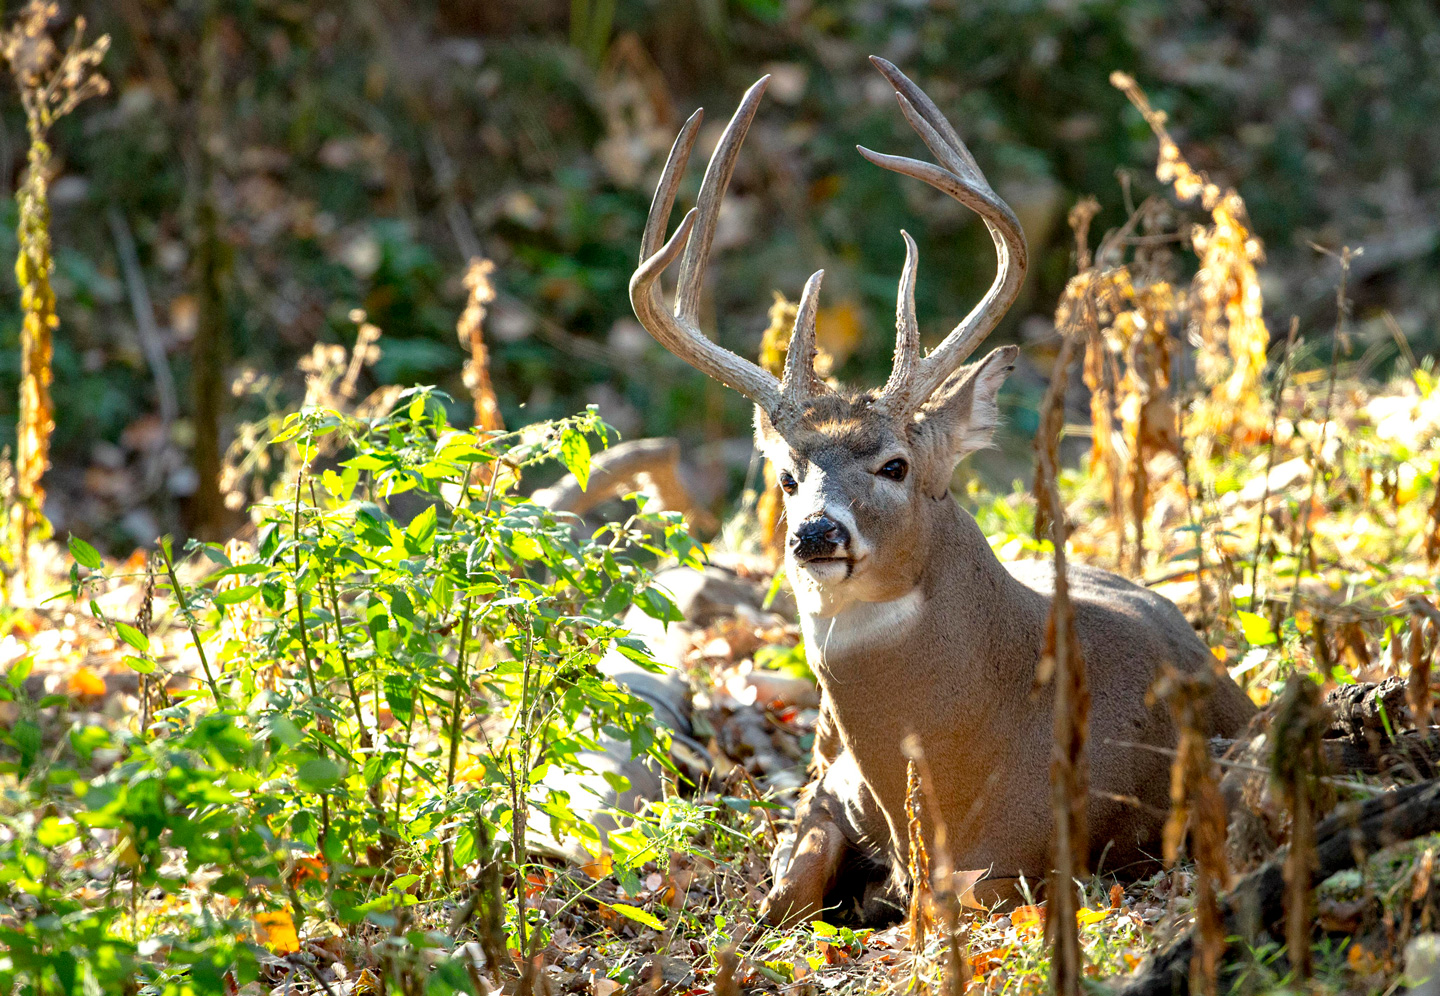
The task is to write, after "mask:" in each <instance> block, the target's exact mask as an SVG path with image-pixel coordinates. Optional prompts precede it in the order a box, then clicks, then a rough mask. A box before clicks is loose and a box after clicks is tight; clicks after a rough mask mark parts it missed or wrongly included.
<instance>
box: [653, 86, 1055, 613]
mask: <svg viewBox="0 0 1440 996" xmlns="http://www.w3.org/2000/svg"><path fill="white" fill-rule="evenodd" d="M871 62H873V63H874V64H875V66H876V68H878V69H879V70H880V72H881V73H882V74H883V75H884V76H885V78H886V79H887V80H889V81H890V83H891V84H892V85H893V86H894V87H895V96H896V99H897V101H898V102H899V104H900V110H901V113H903V114H904V116H905V119H906V120H907V121H909V122H910V125H911V126H912V127H913V128H914V129H915V130H916V131H917V132H918V133H919V134H920V137H921V139H922V140H923V141H924V142H925V144H926V145H927V146H928V147H929V148H930V151H931V152H932V153H933V154H934V156H935V158H936V160H938V165H937V164H935V163H928V162H921V161H919V160H915V159H907V158H903V157H900V156H890V155H883V154H881V153H878V152H872V151H870V150H869V149H865V148H861V149H860V150H859V151H860V154H861V155H863V156H864V157H865V158H866V159H868V160H870V161H871V162H872V163H874V164H876V165H877V166H880V167H882V168H884V169H888V170H891V171H893V172H896V173H903V174H904V175H906V176H912V177H915V178H916V179H919V180H923V181H924V182H925V183H928V184H929V185H930V186H932V187H935V188H936V189H937V190H941V191H944V192H945V193H946V194H949V195H950V196H951V197H954V198H955V199H956V200H958V201H959V202H960V203H962V204H964V205H966V206H967V207H969V208H971V209H972V210H974V211H975V212H976V213H977V214H979V215H980V217H981V218H982V219H984V221H985V225H986V227H987V228H988V229H989V232H990V237H991V239H992V240H993V241H994V243H995V251H996V254H997V256H998V258H999V265H998V269H997V273H996V276H995V280H994V283H992V284H991V286H990V289H989V291H988V292H987V293H986V294H985V296H984V298H983V299H982V300H981V301H980V303H979V304H978V305H976V306H975V308H974V310H972V311H971V312H970V314H969V315H967V316H966V317H965V319H964V320H963V321H961V322H960V324H959V325H957V326H956V327H955V328H954V329H953V330H952V331H951V332H950V334H949V335H947V336H946V337H945V339H944V340H943V341H942V342H941V343H940V345H939V346H937V347H936V348H935V349H934V350H933V351H932V352H931V353H929V354H928V355H924V356H922V355H921V349H920V331H919V327H918V325H917V323H916V320H915V278H916V270H917V266H918V253H917V250H916V247H915V242H914V240H913V239H912V238H911V237H910V235H909V234H908V233H906V232H904V231H902V232H901V237H902V238H903V240H904V243H905V265H904V268H903V270H902V271H901V275H900V284H899V292H898V295H897V301H896V336H895V359H894V364H893V366H892V369H891V373H890V377H889V379H888V380H887V381H886V383H885V385H884V387H882V388H880V389H879V390H866V391H855V390H846V389H841V390H832V389H831V388H830V387H828V386H827V385H826V384H825V383H824V382H823V381H822V380H821V378H820V377H819V375H818V374H817V373H816V372H815V367H814V362H815V354H816V346H815V315H816V310H817V306H818V298H819V292H820V281H821V279H822V278H823V276H824V271H823V270H821V271H817V272H816V273H815V274H813V275H812V276H811V277H810V279H809V280H808V281H807V282H806V284H805V289H804V292H803V293H802V295H801V298H800V307H799V312H798V315H797V317H796V319H795V326H794V329H793V331H792V333H791V338H790V348H789V353H788V356H787V359H786V365H785V371H784V376H783V378H781V379H779V380H777V379H776V378H775V377H774V376H772V375H771V374H770V373H768V372H767V371H765V370H763V369H761V368H760V367H759V366H757V365H755V364H754V363H751V362H750V361H748V360H746V359H743V358H742V357H740V356H737V355H735V354H734V353H732V352H730V351H729V350H726V349H724V348H722V347H720V346H718V345H716V344H715V343H714V342H712V341H711V340H710V339H709V338H707V337H706V336H705V335H704V333H703V332H701V330H700V328H699V325H698V315H699V307H700V292H701V279H702V274H703V271H704V269H705V263H706V259H707V257H708V256H709V253H710V245H711V242H712V240H713V238H714V235H715V226H716V221H717V219H718V217H719V209H720V202H721V199H722V198H723V197H724V193H725V188H726V186H727V185H728V184H729V181H730V174H731V172H732V171H733V170H734V167H735V161H736V158H737V156H738V155H739V151H740V144H741V142H742V141H743V140H744V137H745V133H746V131H747V130H748V128H749V126H750V122H751V120H752V119H753V118H754V116H755V111H756V108H757V107H758V106H759V103H760V98H761V96H762V95H763V94H764V91H765V86H766V83H767V82H768V80H769V77H765V78H762V79H761V80H760V81H759V82H757V83H756V84H755V85H754V86H752V87H751V88H750V89H749V90H748V91H747V92H746V94H745V96H744V99H742V100H741V102H740V106H739V108H738V109H737V110H736V111H735V114H734V116H733V117H732V118H731V119H730V123H729V125H728V127H726V129H725V132H724V135H723V136H722V137H721V139H720V142H719V144H718V145H717V146H716V149H715V153H714V155H713V156H712V157H711V160H710V164H709V167H708V168H707V169H706V171H705V179H704V182H703V184H702V185H701V189H700V196H699V200H698V202H697V204H696V206H695V207H694V208H693V209H692V210H691V211H690V212H689V213H687V214H686V215H685V218H684V220H683V221H681V223H680V226H679V227H678V228H677V229H676V230H675V233H674V234H673V235H671V236H670V238H669V240H668V241H664V234H665V227H666V223H667V221H668V219H669V216H670V211H671V208H672V206H673V205H674V201H675V193H676V190H677V189H678V187H679V184H680V179H681V175H682V173H683V172H684V169H685V164H686V162H687V161H688V159H689V156H690V152H691V149H692V147H693V146H694V143H695V137H696V134H697V132H698V131H699V127H700V121H701V113H702V112H700V111H696V112H695V114H694V115H692V116H691V118H690V119H689V120H688V121H687V122H686V123H685V126H684V127H683V128H682V129H681V131H680V135H679V137H678V138H677V139H676V140H675V145H674V147H673V148H672V149H671V150H670V157H669V159H668V161H667V162H666V164H665V170H664V172H663V173H662V175H661V178H660V183H659V186H658V187H657V189H656V191H655V198H654V200H653V202H652V203H651V206H650V216H649V220H648V222H647V223H646V226H645V233H644V236H643V239H642V242H641V247H640V266H639V268H638V269H637V270H636V271H635V274H634V276H633V277H632V278H631V280H630V300H631V302H632V303H633V305H634V308H635V314H636V316H637V317H638V318H639V319H640V323H641V324H642V325H643V326H644V327H645V328H646V329H647V330H648V331H649V332H650V334H651V335H653V336H654V337H655V339H656V340H657V341H659V342H660V344H661V345H663V346H664V347H665V348H666V349H668V350H669V351H670V352H672V353H674V354H675V355H676V356H678V357H680V358H681V359H683V360H685V361H686V362H687V363H689V364H690V365H692V366H694V367H695V368H696V369H698V370H700V371H701V372H703V373H705V374H708V375H709V376H711V377H714V378H715V379H716V380H718V381H720V382H721V383H723V384H727V385H729V386H730V387H732V388H734V389H735V390H737V391H739V392H740V393H741V394H743V395H745V396H746V397H747V398H749V399H750V400H751V401H753V402H755V408H756V435H757V439H758V441H759V444H760V446H761V449H762V450H763V452H764V454H765V456H766V458H767V459H769V460H770V461H771V463H772V464H773V465H774V467H775V468H776V470H777V473H778V476H779V480H780V484H781V487H782V489H783V490H784V493H785V499H784V503H785V512H786V521H787V523H788V528H789V530H790V536H789V542H788V550H787V559H788V561H789V566H790V577H791V581H792V584H794V585H795V587H796V589H797V595H799V596H800V598H801V601H802V607H806V608H807V611H819V612H821V613H822V614H828V613H829V612H833V611H838V610H839V609H840V608H843V607H844V606H845V605H847V604H850V603H853V602H856V601H864V602H880V601H889V600H892V599H895V598H898V597H900V596H902V595H904V594H905V593H906V592H907V591H909V590H910V589H911V588H912V587H913V586H914V584H915V581H916V578H917V575H918V573H919V571H920V570H921V569H922V567H923V564H924V559H925V557H926V552H925V551H927V550H928V543H927V539H928V524H929V507H930V506H932V505H934V504H935V500H939V499H944V498H946V497H947V496H948V493H949V481H950V477H951V474H952V473H953V471H954V469H955V464H956V463H957V462H958V461H959V460H960V459H961V458H963V457H964V456H965V455H966V454H968V453H972V452H974V451H975V450H977V449H981V448H983V447H985V446H988V445H989V443H990V438H991V434H992V432H993V431H994V429H995V427H996V425H997V424H998V422H999V411H998V409H997V407H996V393H997V392H998V391H999V388H1000V385H1001V383H1002V381H1003V380H1004V379H1005V376H1006V374H1007V373H1009V372H1010V370H1011V369H1012V366H1013V363H1014V360H1015V356H1016V353H1017V352H1018V351H1017V350H1016V348H1015V347H1014V346H1006V347H1002V348H1000V349H997V350H995V351H993V352H991V353H990V354H989V355H988V356H986V357H985V358H984V359H983V360H981V361H980V362H978V363H975V364H971V365H965V360H966V359H967V358H968V357H969V356H970V354H971V353H972V352H974V350H975V348H976V347H977V346H978V345H979V344H980V341H981V340H982V339H984V338H985V336H986V335H988V334H989V333H990V331H991V330H992V329H994V327H995V326H996V324H997V323H998V322H999V321H1000V319H1001V317H1002V316H1003V315H1004V313H1005V311H1006V310H1007V309H1008V308H1009V307H1010V305H1011V303H1012V302H1013V301H1014V300H1015V296H1016V294H1017V293H1018V292H1019V290H1020V284H1021V282H1022V281H1023V279H1024V276H1025V269H1026V264H1027V253H1026V245H1025V236H1024V233H1023V232H1022V231H1021V229H1020V224H1019V222H1018V221H1017V220H1016V218H1015V215H1014V213H1013V212H1012V211H1011V210H1010V208H1009V206H1008V205H1006V204H1005V202H1004V201H1002V200H1001V199H1000V198H999V197H998V196H997V195H996V194H995V192H994V191H993V190H991V189H990V185H989V183H987V182H986V180H985V177H984V175H983V174H982V173H981V172H980V168H979V167H978V166H977V165H976V163H975V159H974V157H973V156H971V155H970V152H969V150H968V149H966V148H965V144H964V143H963V142H962V141H961V140H960V136H959V135H958V134H957V133H956V132H955V129H954V128H953V127H951V125H950V123H949V122H948V121H947V120H946V119H945V117H944V116H943V115H942V114H941V113H940V111H939V109H938V108H937V107H936V106H935V104H934V102H933V101H931V100H930V98H929V97H927V96H926V95H925V94H924V92H922V91H921V90H920V88H919V87H917V86H916V85H915V84H914V83H912V82H911V81H910V80H909V79H908V78H907V77H906V76H905V75H904V74H903V73H901V72H900V71H899V70H898V69H896V68H895V66H893V65H891V64H890V63H889V62H886V61H885V60H884V59H880V58H875V57H872V58H871ZM662 242H663V244H662ZM677 256H678V257H680V274H679V283H678V289H677V292H676V298H675V306H674V311H673V312H672V311H670V310H669V309H667V308H666V306H665V304H664V302H663V301H662V299H661V292H660V275H661V274H662V273H663V272H664V271H665V269H666V268H667V267H669V266H670V264H671V263H673V262H674V261H675V259H676V257H677ZM807 601H808V602H810V605H809V606H808V607H807V606H806V604H805V603H806V602H807Z"/></svg>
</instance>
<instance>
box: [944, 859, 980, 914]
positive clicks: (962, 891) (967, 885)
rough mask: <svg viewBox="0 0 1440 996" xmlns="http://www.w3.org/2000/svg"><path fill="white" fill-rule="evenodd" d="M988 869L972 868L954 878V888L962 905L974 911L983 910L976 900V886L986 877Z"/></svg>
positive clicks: (959, 872)
mask: <svg viewBox="0 0 1440 996" xmlns="http://www.w3.org/2000/svg"><path fill="white" fill-rule="evenodd" d="M985 872H986V869H984V868H972V869H970V870H968V871H957V872H956V873H955V874H954V875H953V876H952V877H951V880H950V881H951V882H952V883H953V885H952V887H953V888H954V890H955V894H956V895H957V896H959V897H960V905H961V906H966V907H969V908H970V909H972V910H983V909H984V908H985V907H984V906H982V905H980V903H979V902H977V901H976V899H975V886H976V885H977V884H978V883H979V882H980V880H981V879H982V878H984V877H985Z"/></svg>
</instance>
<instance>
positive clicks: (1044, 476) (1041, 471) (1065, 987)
mask: <svg viewBox="0 0 1440 996" xmlns="http://www.w3.org/2000/svg"><path fill="white" fill-rule="evenodd" d="M1075 217H1076V213H1074V212H1072V219H1074V218H1075ZM1077 227H1078V226H1077ZM1062 332H1063V333H1066V334H1064V338H1063V339H1062V342H1061V346H1060V355H1059V356H1058V357H1057V359H1056V361H1055V369H1054V373H1053V374H1052V376H1051V378H1050V387H1049V388H1048V389H1047V390H1046V392H1045V399H1044V401H1043V402H1042V403H1041V405H1040V431H1039V433H1038V434H1037V436H1036V438H1035V453H1036V461H1035V499H1036V503H1037V505H1038V510H1037V511H1038V517H1040V518H1043V521H1045V522H1047V523H1048V524H1049V533H1050V535H1049V538H1050V540H1051V542H1052V543H1053V545H1054V557H1055V595H1054V598H1053V600H1052V602H1051V605H1050V618H1049V620H1048V623H1047V625H1046V638H1045V651H1044V653H1043V654H1042V656H1041V660H1040V665H1039V667H1038V669H1037V673H1036V682H1037V683H1038V684H1044V683H1046V682H1048V681H1050V680H1053V681H1054V682H1055V699H1054V702H1055V705H1054V708H1055V743H1054V748H1053V752H1052V754H1051V761H1050V800H1051V807H1052V809H1053V812H1054V815H1055V854H1054V862H1053V865H1052V869H1053V870H1052V871H1051V879H1050V886H1049V896H1050V899H1049V902H1048V903H1047V905H1046V915H1045V932H1046V936H1047V937H1048V938H1049V940H1050V944H1051V947H1052V954H1051V961H1050V964H1051V973H1052V976H1051V977H1052V983H1053V986H1054V991H1055V992H1056V993H1057V994H1059V996H1077V994H1078V993H1079V992H1080V985H1081V976H1082V971H1083V968H1084V966H1083V963H1082V955H1081V951H1080V935H1079V929H1078V926H1077V923H1076V919H1075V916H1076V913H1077V912H1078V910H1079V900H1078V896H1077V893H1076V889H1075V879H1076V878H1078V877H1079V876H1081V875H1082V874H1084V871H1085V867H1084V866H1085V855H1086V853H1087V848H1086V831H1085V805H1086V801H1087V800H1088V798H1089V777H1088V775H1089V773H1088V770H1087V767H1088V766H1087V762H1086V745H1085V741H1086V736H1087V733H1088V727H1089V720H1090V690H1089V685H1088V683H1087V681H1086V677H1085V662H1084V659H1083V658H1082V657H1081V654H1080V646H1079V642H1078V641H1077V640H1076V637H1075V613H1074V608H1073V607H1072V605H1071V603H1070V590H1069V585H1068V583H1067V575H1066V561H1065V543H1066V538H1067V536H1068V533H1069V526H1068V525H1067V523H1066V522H1065V507H1064V505H1063V504H1062V503H1061V499H1060V488H1059V483H1058V480H1059V476H1058V475H1059V455H1058V450H1059V446H1060V430H1061V427H1062V425H1063V422H1064V418H1065V404H1064V400H1065V388H1066V384H1067V381H1068V380H1069V368H1070V363H1071V360H1072V359H1073V358H1074V354H1075V345H1076V341H1077V338H1078V337H1077V336H1076V334H1075V328H1074V326H1073V325H1070V326H1063V327H1062Z"/></svg>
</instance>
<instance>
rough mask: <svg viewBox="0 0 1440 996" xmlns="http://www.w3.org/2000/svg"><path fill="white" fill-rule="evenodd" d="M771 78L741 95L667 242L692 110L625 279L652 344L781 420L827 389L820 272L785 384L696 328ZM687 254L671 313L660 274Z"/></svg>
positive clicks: (798, 322) (694, 124) (810, 286)
mask: <svg viewBox="0 0 1440 996" xmlns="http://www.w3.org/2000/svg"><path fill="white" fill-rule="evenodd" d="M769 81H770V77H769V76H764V77H762V78H761V79H760V80H759V81H758V82H757V83H756V84H755V85H754V86H752V87H751V88H750V89H749V90H747V91H746V92H745V96H744V98H743V99H742V100H741V101H740V106H739V107H738V108H736V109H735V114H734V116H733V117H731V118H730V123H729V124H728V125H727V126H726V128H725V133H724V134H723V135H722V136H721V138H720V143H719V144H718V145H717V146H716V147H715V153H714V155H712V156H711V157H710V165H709V166H708V167H706V169H705V180H704V182H703V183H702V184H701V186H700V197H699V199H698V201H697V202H696V204H695V207H694V208H692V209H691V210H690V211H689V213H687V214H686V215H685V217H684V219H683V220H682V221H681V222H680V227H678V228H677V229H675V234H673V235H671V236H670V239H669V241H666V242H664V244H663V245H662V244H661V242H662V240H663V239H664V236H665V225H666V222H667V221H668V220H669V218H670V210H671V208H672V207H673V206H674V204H675V193H676V191H677V190H678V189H679V187H680V179H681V176H682V175H683V174H684V172H685V164H686V163H687V162H688V161H689V159H690V151H691V149H693V148H694V145H695V136H696V134H697V133H698V132H699V130H700V121H701V118H702V116H703V112H702V111H696V112H695V113H694V114H692V115H691V116H690V120H688V121H686V122H685V126H684V127H683V128H681V129H680V134H679V136H677V137H676V139H675V144H674V146H672V147H671V149H670V157H669V159H667V160H666V162H665V170H664V172H663V173H661V175H660V183H659V185H658V186H657V187H656V188H655V198H654V200H652V201H651V202H650V217H649V219H648V220H647V221H646V223H645V234H644V236H643V237H642V239H641V242H640V266H639V268H637V269H636V270H635V274H634V275H633V276H632V277H631V278H630V303H631V304H632V305H633V306H634V308H635V316H636V317H637V318H639V319H640V324H641V325H643V326H644V327H645V330H646V331H647V332H649V333H650V334H651V335H652V336H654V337H655V340H656V341H657V342H659V343H660V345H662V346H664V347H665V348H666V349H668V350H669V351H670V352H672V353H674V354H675V355H676V356H678V357H680V359H682V360H684V361H685V362H686V363H688V364H690V365H691V366H692V367H694V368H695V369H697V370H699V371H700V372H701V373H703V374H707V375H708V376H710V377H714V378H715V379H716V380H718V381H720V382H721V383H722V384H725V385H727V386H729V387H733V388H734V389H735V390H737V391H739V392H740V393H741V394H743V395H745V396H746V397H747V398H749V399H750V400H751V401H753V402H755V404H757V405H758V406H760V408H761V409H762V410H763V411H764V412H765V414H766V415H767V416H769V418H770V419H771V421H772V422H774V423H777V424H778V422H779V421H780V420H781V416H782V413H784V412H790V411H794V410H796V409H798V408H799V407H800V406H801V405H802V404H803V403H804V401H805V400H806V399H807V398H809V397H811V396H813V395H814V394H815V393H816V392H817V391H820V390H823V389H824V385H823V384H822V383H821V382H820V379H819V377H818V376H816V374H815V370H814V359H815V310H816V303H817V296H818V294H819V290H820V279H821V277H822V276H824V271H823V270H821V271H818V272H816V273H815V274H814V275H813V276H812V277H811V278H810V279H809V281H807V282H806V284H805V292H804V295H803V296H802V298H801V301H800V311H799V314H798V315H797V316H796V318H795V327H794V330H793V331H792V333H791V336H790V352H789V356H788V358H787V361H786V364H785V379H784V381H783V383H782V382H780V381H777V380H776V379H775V377H774V375H772V374H770V373H768V372H767V371H765V370H763V369H761V368H760V367H759V366H757V365H755V364H754V363H751V362H750V361H749V360H746V359H743V358H741V357H739V356H737V355H735V354H734V353H732V352H730V351H729V350H728V349H724V348H723V347H721V346H717V345H716V344H715V343H713V342H711V341H710V339H708V338H707V337H706V336H705V334H704V333H703V332H701V331H700V326H699V322H698V320H699V313H700V290H701V281H702V279H703V277H704V270H705V262H706V260H707V259H708V258H709V255H710V245H711V243H712V242H713V241H714V239H715V225H716V223H717V221H718V220H719V217H720V202H721V200H722V199H723V198H724V196H725V188H726V187H727V186H729V184H730V174H731V173H732V172H733V171H734V169H735V160H736V158H737V157H738V156H739V154H740V143H741V142H743V141H744V140H745V133H746V131H748V130H749V128H750V122H751V120H752V119H753V118H754V117H755V110H756V108H757V107H759V105H760V98H761V96H762V95H763V94H764V93H765V86H766V84H767V83H769ZM682 250H683V252H684V256H683V257H682V258H681V260H680V278H679V284H678V287H677V288H676V292H675V310H674V312H673V313H672V312H670V311H669V310H668V309H667V308H666V307H665V304H664V301H663V300H662V299H661V294H660V274H662V273H663V272H664V271H665V269H666V267H668V266H669V265H670V264H671V263H673V262H674V261H675V258H676V257H677V256H680V255H681V252H682Z"/></svg>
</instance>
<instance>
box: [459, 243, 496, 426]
mask: <svg viewBox="0 0 1440 996" xmlns="http://www.w3.org/2000/svg"><path fill="white" fill-rule="evenodd" d="M494 272H495V264H494V263H493V262H492V261H490V260H488V259H481V258H479V257H475V258H473V259H471V260H470V265H469V267H468V268H467V269H466V270H465V290H466V292H467V294H468V296H467V297H466V299H465V310H464V311H463V312H462V313H461V315H460V321H459V322H458V323H457V325H456V327H455V331H456V333H457V334H458V335H459V336H460V345H462V346H464V347H465V349H466V350H468V351H469V353H470V358H469V359H468V360H466V361H465V373H464V377H465V386H466V387H468V388H469V389H470V397H471V398H473V399H474V401H475V427H476V428H477V429H483V430H485V431H487V432H496V431H501V430H503V429H504V428H505V420H504V419H502V418H501V417H500V402H499V401H497V400H496V398H495V388H494V386H493V385H492V384H491V383H490V354H489V351H488V350H487V349H486V348H485V335H484V323H485V314H486V312H487V310H488V309H489V306H490V303H491V302H492V301H494V300H495V285H494V284H493V283H492V282H491V280H490V277H491V274H493V273H494Z"/></svg>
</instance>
